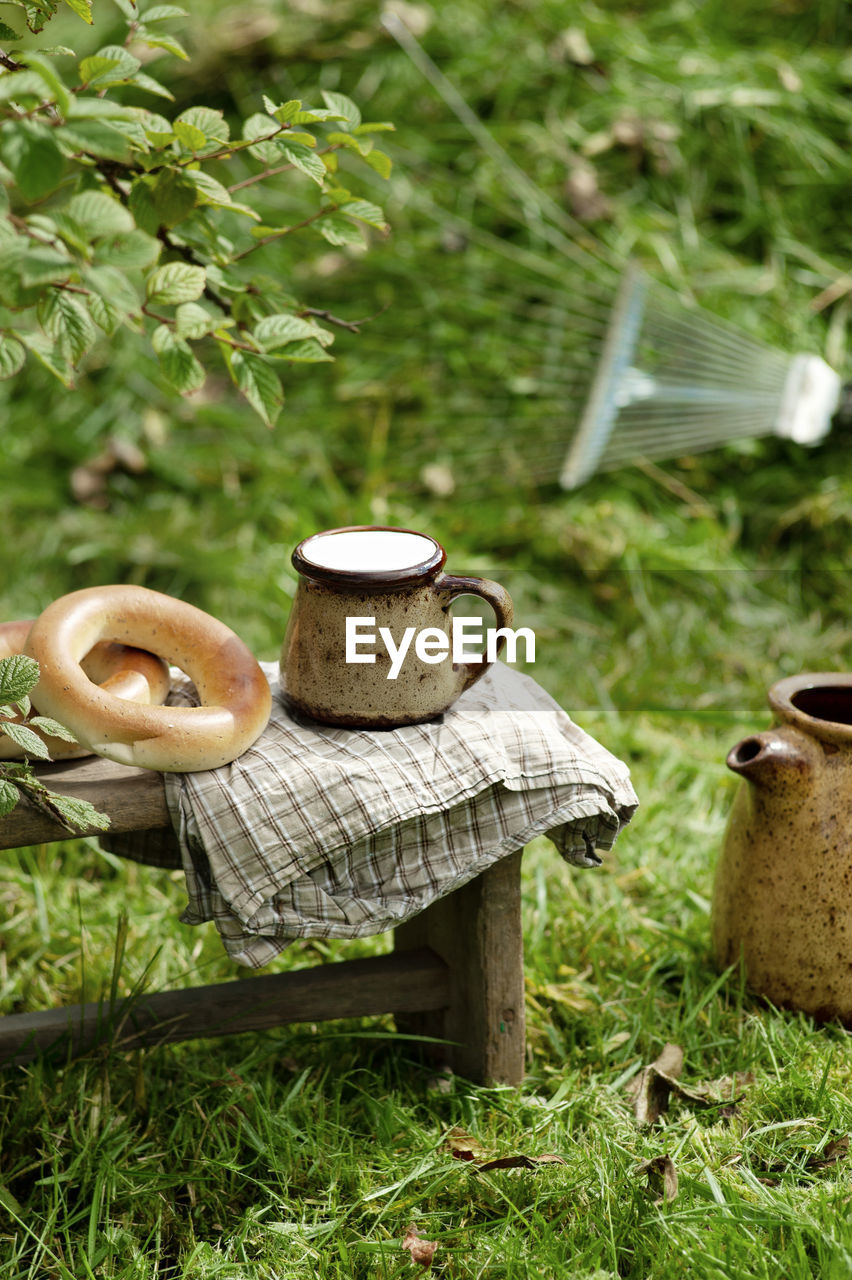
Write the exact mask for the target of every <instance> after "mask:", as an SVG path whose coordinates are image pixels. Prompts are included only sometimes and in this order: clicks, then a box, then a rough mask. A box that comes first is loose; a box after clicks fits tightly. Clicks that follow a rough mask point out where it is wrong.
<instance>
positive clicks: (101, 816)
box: [48, 791, 110, 831]
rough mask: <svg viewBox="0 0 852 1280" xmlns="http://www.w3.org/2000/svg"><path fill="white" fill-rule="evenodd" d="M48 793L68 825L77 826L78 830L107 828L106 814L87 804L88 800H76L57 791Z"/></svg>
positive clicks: (102, 829) (103, 829) (105, 829)
mask: <svg viewBox="0 0 852 1280" xmlns="http://www.w3.org/2000/svg"><path fill="white" fill-rule="evenodd" d="M48 795H49V798H50V802H51V804H52V805H53V807H54V808H55V809H57V810H58V811H59V813H60V815H61V817H62V818H63V820H64V821H65V822H66V823H68V824H69V825H70V826H73V827H77V828H78V829H79V830H80V831H88V830H89V829H94V830H96V831H107V830H108V829H109V822H110V820H109V818H108V817H107V815H106V814H105V813H101V812H100V811H99V810H98V809H96V808H95V807H94V805H92V804H89V802H88V800H77V799H75V798H72V797H71V796H64V795H60V794H59V792H58V791H50V792H48Z"/></svg>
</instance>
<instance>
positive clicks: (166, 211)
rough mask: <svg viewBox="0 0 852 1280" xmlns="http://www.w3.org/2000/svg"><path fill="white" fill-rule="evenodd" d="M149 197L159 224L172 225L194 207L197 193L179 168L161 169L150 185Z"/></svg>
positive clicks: (193, 185) (147, 228) (175, 224)
mask: <svg viewBox="0 0 852 1280" xmlns="http://www.w3.org/2000/svg"><path fill="white" fill-rule="evenodd" d="M151 199H152V201H153V204H154V209H155V211H156V214H157V217H158V219H159V225H160V226H163V227H174V226H177V224H178V223H179V222H182V221H183V220H184V218H185V217H186V215H187V214H188V213H189V212H190V211H191V210H192V209H194V208H195V206H196V204H197V202H198V195H197V191H196V188H195V184H194V183H193V182H192V181H191V180H190V179H189V177H188V176H187V175H185V174H184V173H182V172H181V170H180V169H163V170H161V172H160V173H158V174H157V178H156V181H155V182H154V185H153V186H152V187H151ZM146 230H148V231H150V230H151V228H150V227H146Z"/></svg>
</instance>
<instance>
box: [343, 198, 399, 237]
mask: <svg viewBox="0 0 852 1280" xmlns="http://www.w3.org/2000/svg"><path fill="white" fill-rule="evenodd" d="M341 212H342V213H345V214H346V216H347V218H357V220H358V221H359V222H366V223H367V224H368V225H369V226H371V227H377V228H378V230H379V231H387V230H388V224H387V222H386V220H385V215H384V213H383V211H382V210H381V209H380V208H379V206H378V205H377V204H371V203H370V201H369V200H349V201H348V202H347V203H346V204H345V205H344V206H343V208H342V210H341Z"/></svg>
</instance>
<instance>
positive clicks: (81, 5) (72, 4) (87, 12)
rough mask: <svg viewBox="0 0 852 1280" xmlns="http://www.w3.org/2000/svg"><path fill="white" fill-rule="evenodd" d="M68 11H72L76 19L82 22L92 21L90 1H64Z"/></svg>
mask: <svg viewBox="0 0 852 1280" xmlns="http://www.w3.org/2000/svg"><path fill="white" fill-rule="evenodd" d="M65 3H66V4H67V5H68V8H69V9H73V10H74V12H75V13H76V15H77V17H78V18H82V19H83V21H84V22H88V23H91V21H92V0H65Z"/></svg>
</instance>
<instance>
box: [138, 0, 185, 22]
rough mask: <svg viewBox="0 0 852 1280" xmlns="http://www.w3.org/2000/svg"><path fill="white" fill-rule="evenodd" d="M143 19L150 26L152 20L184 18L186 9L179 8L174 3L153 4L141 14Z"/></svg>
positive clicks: (166, 20)
mask: <svg viewBox="0 0 852 1280" xmlns="http://www.w3.org/2000/svg"><path fill="white" fill-rule="evenodd" d="M142 16H143V18H144V19H145V24H146V26H150V25H151V23H152V22H170V21H171V20H172V19H173V18H186V17H188V16H189V15H188V14H187V11H186V9H180V8H178V6H177V5H176V4H155V5H154V7H153V8H152V9H146V10H145V12H144V14H143V15H142Z"/></svg>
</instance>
